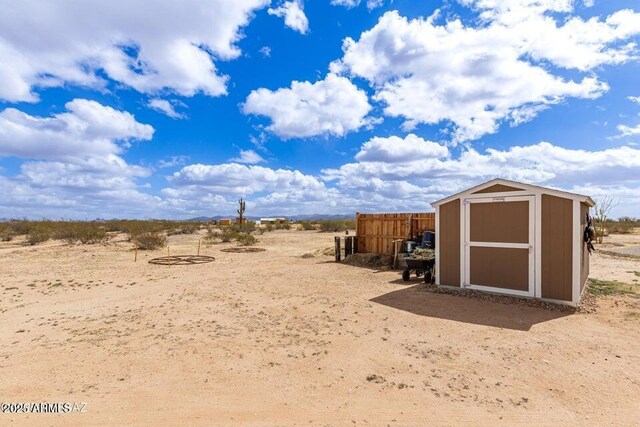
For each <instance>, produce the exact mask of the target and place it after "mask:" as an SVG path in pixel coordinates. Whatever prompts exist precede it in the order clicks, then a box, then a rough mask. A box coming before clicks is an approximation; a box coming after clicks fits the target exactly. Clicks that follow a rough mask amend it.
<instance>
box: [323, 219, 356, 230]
mask: <svg viewBox="0 0 640 427" xmlns="http://www.w3.org/2000/svg"><path fill="white" fill-rule="evenodd" d="M318 223H319V224H320V231H321V232H325V233H331V232H338V231H344V230H353V229H354V228H356V222H355V221H354V220H350V219H346V220H345V219H329V220H323V221H318Z"/></svg>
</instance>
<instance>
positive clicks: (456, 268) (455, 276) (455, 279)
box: [437, 199, 460, 286]
mask: <svg viewBox="0 0 640 427" xmlns="http://www.w3.org/2000/svg"><path fill="white" fill-rule="evenodd" d="M438 221H439V222H440V230H438V231H437V232H438V233H440V237H439V238H438V239H439V240H440V242H439V243H440V249H439V252H440V261H439V263H440V284H441V285H447V286H460V199H455V200H452V201H450V202H448V203H445V204H443V205H440V217H439V219H438Z"/></svg>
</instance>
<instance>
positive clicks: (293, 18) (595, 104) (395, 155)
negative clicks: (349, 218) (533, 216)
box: [0, 0, 640, 218]
mask: <svg viewBox="0 0 640 427" xmlns="http://www.w3.org/2000/svg"><path fill="white" fill-rule="evenodd" d="M0 7H1V8H2V13H0V195H1V196H0V218H1V217H4V218H10V217H31V218H41V217H49V218H96V217H100V218H112V217H134V218H151V217H154V218H157V217H163V218H189V217H193V216H199V215H207V216H211V215H231V214H232V213H233V212H234V209H235V204H236V199H237V198H238V197H241V196H242V197H245V198H246V199H247V200H248V201H247V213H248V214H249V215H274V214H282V215H292V214H315V213H335V214H347V213H353V212H355V211H360V212H372V211H377V212H380V211H423V210H429V209H430V206H429V203H430V202H432V201H434V200H437V199H439V198H441V197H444V196H446V195H449V194H451V193H453V192H457V191H459V190H461V189H464V188H466V187H468V186H471V185H474V184H478V183H480V182H483V181H486V180H489V179H492V178H495V177H503V178H508V179H513V180H520V181H524V182H528V183H534V184H538V185H543V186H550V187H554V188H560V189H565V190H569V191H575V192H579V193H584V194H588V195H591V196H592V197H594V198H596V199H597V198H598V197H602V196H603V195H608V194H611V195H614V196H615V197H617V198H618V199H619V200H620V203H619V204H618V206H617V207H616V209H615V212H614V216H621V215H629V216H636V217H638V216H640V145H639V144H640V46H639V45H638V43H640V6H639V5H638V2H637V0H574V1H572V0H445V1H435V0H434V1H426V0H421V1H416V0H394V1H390V0H313V1H311V0H307V1H306V2H305V1H303V0H293V1H290V0H286V1H282V0H274V1H269V0H182V1H180V2H175V1H171V0H166V1H164V0H162V1H161V0H138V1H131V2H127V6H126V7H123V5H122V3H120V2H107V1H100V0H77V1H74V0H47V1H44V0H40V1H37V0H23V1H19V2H16V1H10V0H0Z"/></svg>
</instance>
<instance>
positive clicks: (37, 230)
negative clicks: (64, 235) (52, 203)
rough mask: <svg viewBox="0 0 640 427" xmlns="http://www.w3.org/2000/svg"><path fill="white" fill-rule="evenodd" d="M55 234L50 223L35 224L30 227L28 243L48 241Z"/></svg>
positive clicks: (34, 243)
mask: <svg viewBox="0 0 640 427" xmlns="http://www.w3.org/2000/svg"><path fill="white" fill-rule="evenodd" d="M52 236H53V230H52V229H51V227H50V226H49V225H48V224H45V223H42V224H33V225H31V226H30V227H29V233H28V234H27V243H29V244H30V245H36V244H38V243H42V242H46V241H47V240H49V239H51V237H52Z"/></svg>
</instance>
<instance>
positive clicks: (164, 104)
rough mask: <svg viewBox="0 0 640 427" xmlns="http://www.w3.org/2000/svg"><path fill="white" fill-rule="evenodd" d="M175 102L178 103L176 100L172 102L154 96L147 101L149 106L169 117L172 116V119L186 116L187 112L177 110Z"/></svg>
mask: <svg viewBox="0 0 640 427" xmlns="http://www.w3.org/2000/svg"><path fill="white" fill-rule="evenodd" d="M175 103H176V102H175V101H174V102H173V103H172V102H170V101H168V100H166V99H160V98H152V99H150V100H149V102H148V103H147V106H148V107H149V108H151V109H153V110H156V111H158V112H160V113H162V114H164V115H166V116H168V117H171V118H172V119H184V118H186V117H187V116H186V115H185V114H183V113H180V112H178V111H176V108H175V106H174V104H175Z"/></svg>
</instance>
